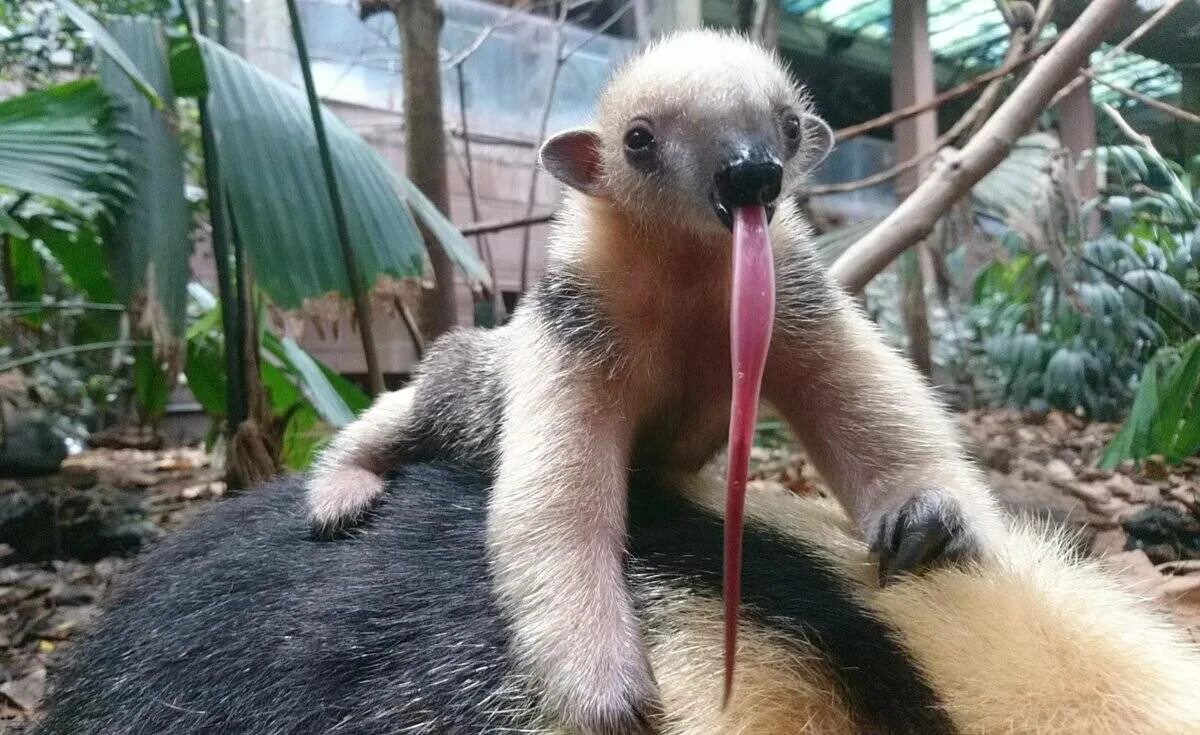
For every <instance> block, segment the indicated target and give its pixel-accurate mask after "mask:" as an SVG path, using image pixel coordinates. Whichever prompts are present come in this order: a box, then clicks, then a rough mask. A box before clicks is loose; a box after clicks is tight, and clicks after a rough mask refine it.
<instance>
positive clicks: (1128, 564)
mask: <svg viewBox="0 0 1200 735" xmlns="http://www.w3.org/2000/svg"><path fill="white" fill-rule="evenodd" d="M1102 563H1103V564H1104V566H1106V567H1108V568H1109V569H1111V570H1112V571H1114V572H1116V573H1117V574H1119V575H1121V577H1122V578H1123V579H1124V580H1125V581H1126V582H1128V583H1129V584H1130V585H1131V586H1132V587H1133V589H1134V591H1136V592H1138V593H1139V594H1144V595H1155V596H1157V593H1158V589H1159V587H1161V586H1162V582H1163V578H1162V575H1161V574H1159V573H1158V570H1157V569H1155V568H1154V564H1153V562H1151V561H1150V557H1148V556H1146V554H1145V552H1142V551H1139V550H1137V549H1135V550H1133V551H1122V552H1119V553H1116V554H1110V555H1108V556H1106V557H1104V558H1103V560H1102Z"/></svg>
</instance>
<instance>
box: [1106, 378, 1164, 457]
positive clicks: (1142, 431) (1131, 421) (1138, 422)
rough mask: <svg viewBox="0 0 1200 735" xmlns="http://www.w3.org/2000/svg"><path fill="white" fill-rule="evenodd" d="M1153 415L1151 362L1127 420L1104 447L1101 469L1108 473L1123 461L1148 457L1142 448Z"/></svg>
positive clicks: (1154, 380)
mask: <svg viewBox="0 0 1200 735" xmlns="http://www.w3.org/2000/svg"><path fill="white" fill-rule="evenodd" d="M1157 412H1158V369H1157V365H1156V362H1155V361H1153V360H1152V361H1151V362H1150V364H1148V365H1147V366H1146V369H1145V371H1144V372H1143V373H1142V381H1141V383H1140V384H1139V385H1138V390H1137V395H1136V396H1135V397H1134V399H1133V407H1132V408H1131V409H1130V410H1129V417H1128V418H1126V419H1125V423H1124V425H1122V426H1121V430H1120V431H1119V432H1117V435H1116V436H1115V437H1113V439H1112V441H1110V442H1109V443H1108V446H1106V447H1105V448H1104V454H1103V455H1102V456H1101V458H1100V467H1101V469H1106V470H1110V469H1112V468H1114V467H1116V466H1117V465H1119V464H1120V463H1121V462H1123V461H1125V460H1126V459H1140V458H1141V457H1144V456H1146V454H1148V452H1146V451H1145V448H1146V445H1147V443H1148V442H1147V439H1148V437H1149V435H1150V432H1151V429H1152V427H1153V425H1154V416H1155V414H1156V413H1157Z"/></svg>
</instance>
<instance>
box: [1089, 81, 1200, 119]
mask: <svg viewBox="0 0 1200 735" xmlns="http://www.w3.org/2000/svg"><path fill="white" fill-rule="evenodd" d="M1079 73H1080V74H1082V75H1083V76H1085V77H1087V78H1088V79H1091V80H1092V81H1093V82H1096V83H1097V84H1102V85H1104V86H1105V87H1108V88H1109V89H1111V90H1112V91H1114V92H1116V93H1118V94H1122V95H1124V96H1126V97H1128V98H1130V99H1133V100H1137V101H1138V102H1141V103H1142V104H1143V105H1147V106H1149V107H1153V108H1154V109H1156V110H1161V111H1163V112H1165V113H1167V114H1168V115H1170V116H1172V117H1175V118H1178V119H1180V120H1182V121H1184V122H1189V123H1192V124H1200V115H1195V114H1192V113H1190V112H1188V111H1187V110H1181V109H1179V108H1178V107H1176V106H1175V105H1172V104H1168V103H1166V102H1163V101H1162V100H1158V99H1155V98H1153V97H1150V96H1148V95H1144V94H1142V93H1141V92H1139V91H1137V90H1136V89H1130V88H1129V87H1123V86H1121V85H1120V84H1113V83H1112V82H1110V81H1107V80H1105V79H1101V78H1100V77H1098V76H1096V75H1095V74H1094V73H1093V72H1091V71H1090V70H1088V69H1080V70H1079Z"/></svg>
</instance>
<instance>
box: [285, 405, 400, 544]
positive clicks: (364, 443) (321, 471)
mask: <svg viewBox="0 0 1200 735" xmlns="http://www.w3.org/2000/svg"><path fill="white" fill-rule="evenodd" d="M413 391H414V388H413V386H409V387H406V388H402V389H400V390H396V391H391V392H389V393H384V394H383V395H381V396H379V398H377V399H376V400H375V402H374V403H373V404H371V407H370V408H368V409H367V410H366V411H364V412H363V414H362V416H359V417H358V418H357V419H356V420H354V421H352V422H351V423H349V424H348V425H346V426H345V427H344V428H343V429H342V430H341V431H339V432H338V433H337V434H335V435H334V437H333V439H332V440H331V441H330V442H329V446H327V447H326V448H325V450H324V451H322V452H321V455H320V459H319V460H318V462H317V464H316V466H315V467H314V468H313V471H312V474H311V476H310V479H309V484H308V509H309V518H310V519H311V520H312V522H313V523H314V524H315V525H316V526H318V527H321V528H330V527H334V526H337V525H338V524H340V523H343V522H344V521H345V520H346V519H348V518H355V517H357V516H359V515H361V514H362V513H363V512H364V511H365V510H366V509H367V508H369V507H370V506H371V504H372V503H374V502H375V500H376V499H377V498H378V497H379V495H380V494H381V493H382V492H383V478H382V477H381V475H382V474H383V473H384V472H386V471H387V469H388V466H389V465H390V463H391V462H392V461H394V458H393V457H391V456H390V454H389V452H388V447H389V446H390V444H391V443H392V441H394V439H395V437H396V435H397V434H398V433H400V432H402V431H404V427H405V425H406V424H407V423H408V416H409V410H410V409H411V408H412V401H413Z"/></svg>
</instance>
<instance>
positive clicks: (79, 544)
mask: <svg viewBox="0 0 1200 735" xmlns="http://www.w3.org/2000/svg"><path fill="white" fill-rule="evenodd" d="M160 533H161V532H160V531H159V529H158V528H157V527H155V526H154V525H153V524H152V523H150V522H149V521H148V520H147V519H146V514H145V511H144V510H143V509H142V508H141V507H140V506H139V505H138V504H137V503H134V502H132V501H131V500H128V499H125V498H123V497H122V496H118V497H116V498H112V497H103V496H101V494H99V493H97V492H95V491H94V490H92V489H89V490H76V489H73V488H58V489H57V490H43V491H41V492H39V493H37V494H35V493H32V492H29V491H26V490H22V491H20V492H17V493H7V494H5V495H0V543H4V544H7V545H8V546H10V547H11V548H12V550H13V553H12V555H11V556H10V557H9V559H8V561H42V560H47V559H80V560H84V561H95V560H97V559H101V558H103V557H106V556H114V555H123V554H130V553H132V552H134V551H136V550H138V549H140V548H141V547H142V546H144V545H145V544H146V543H148V542H150V541H153V540H154V539H157V538H158V537H159V535H160ZM0 583H3V582H0ZM47 588H48V587H47Z"/></svg>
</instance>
